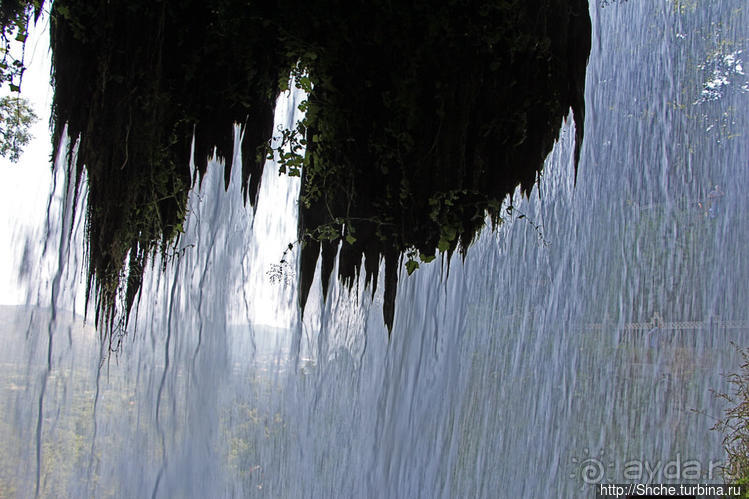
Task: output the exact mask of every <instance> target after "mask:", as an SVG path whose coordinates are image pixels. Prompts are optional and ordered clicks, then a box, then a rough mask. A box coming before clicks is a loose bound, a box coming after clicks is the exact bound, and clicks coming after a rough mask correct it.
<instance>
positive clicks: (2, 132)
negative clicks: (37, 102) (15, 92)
mask: <svg viewBox="0 0 749 499" xmlns="http://www.w3.org/2000/svg"><path fill="white" fill-rule="evenodd" d="M35 121H37V116H36V113H34V110H33V109H32V107H31V104H30V103H29V101H28V100H27V99H24V98H22V97H18V96H6V97H0V156H2V157H4V158H7V159H9V160H10V161H12V162H14V163H15V162H17V161H18V159H19V158H20V156H21V153H22V152H23V148H24V147H25V146H26V145H27V144H28V143H29V140H31V133H30V132H29V127H30V126H31V125H32V124H33V123H34V122H35Z"/></svg>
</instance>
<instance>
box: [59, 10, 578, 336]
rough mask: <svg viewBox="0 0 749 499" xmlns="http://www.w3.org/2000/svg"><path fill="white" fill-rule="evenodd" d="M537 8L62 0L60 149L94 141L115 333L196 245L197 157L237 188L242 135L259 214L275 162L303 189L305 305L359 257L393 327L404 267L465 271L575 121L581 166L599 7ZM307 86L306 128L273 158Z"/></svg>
mask: <svg viewBox="0 0 749 499" xmlns="http://www.w3.org/2000/svg"><path fill="white" fill-rule="evenodd" d="M537 4H538V5H536V3H534V4H528V3H526V2H519V1H517V0H503V1H500V2H497V1H488V0H487V1H482V2H478V3H476V2H468V1H467V0H456V1H454V2H448V3H447V4H445V5H434V4H433V3H430V2H415V3H414V2H396V3H393V2H391V1H384V0H377V1H373V2H370V3H368V5H367V9H361V8H358V7H357V6H354V5H344V6H341V5H340V4H339V2H331V1H330V0H316V1H314V2H300V1H295V0H284V1H281V2H278V3H277V4H272V5H271V4H266V3H247V2H244V1H240V0H219V1H214V2H210V5H206V3H205V2H198V1H196V0H191V1H187V2H182V3H181V4H180V8H179V9H170V8H168V6H167V3H166V2H160V3H154V2H148V1H146V0H137V1H131V2H122V1H115V2H112V1H106V0H98V1H93V2H91V1H88V0H87V1H84V0H57V1H56V2H55V3H54V5H53V8H52V51H53V76H54V82H55V101H54V117H53V119H54V123H55V137H54V140H55V143H57V141H58V139H59V138H60V134H61V133H62V130H63V129H64V126H65V123H68V131H69V133H70V134H71V136H72V137H79V136H80V137H81V140H80V145H79V153H78V158H77V160H75V161H73V158H72V156H70V160H71V163H70V167H71V169H75V171H76V174H77V175H78V177H79V178H80V175H81V172H82V169H83V168H84V167H85V168H86V169H87V171H88V179H89V203H88V206H89V213H88V221H89V224H88V226H89V237H88V244H89V254H90V256H91V259H90V261H91V263H90V270H89V286H93V287H94V288H95V289H96V291H97V292H98V296H99V303H98V306H97V311H104V312H105V314H104V315H105V316H106V318H108V320H109V321H110V323H111V321H112V320H113V319H112V317H113V315H112V314H113V310H114V308H115V306H116V304H115V296H116V294H117V290H118V289H121V288H122V287H123V286H124V287H125V288H126V291H125V294H126V295H127V299H126V303H125V309H126V310H125V312H127V310H128V309H129V307H130V304H131V303H132V300H134V297H135V294H136V293H137V291H138V289H139V286H140V273H141V272H142V268H143V266H144V264H145V263H146V261H147V258H148V255H149V254H151V253H152V252H153V251H156V250H157V248H159V247H161V248H162V249H163V248H164V247H165V246H166V245H167V244H170V243H171V242H173V240H174V239H173V238H174V237H175V236H178V233H179V231H178V230H176V228H177V227H179V226H180V224H181V222H182V219H183V217H184V214H185V209H184V203H185V200H186V190H187V189H188V188H189V187H190V186H191V185H192V182H194V181H195V180H196V178H190V173H189V168H188V165H189V162H190V158H191V157H193V158H194V161H195V164H196V166H197V170H198V172H199V174H198V177H199V176H200V175H202V174H203V172H204V170H205V166H206V160H207V158H209V157H211V156H213V155H214V152H215V154H216V156H217V157H223V158H224V159H225V162H226V175H227V179H228V175H229V174H230V170H231V163H232V159H233V158H232V156H233V154H232V152H233V151H232V145H233V140H232V139H233V137H231V124H232V123H233V122H236V123H242V124H244V133H243V135H244V139H243V142H242V146H241V147H242V151H241V152H242V167H243V171H242V175H243V181H244V185H245V192H246V195H247V199H248V200H249V201H250V203H254V202H255V195H256V192H257V188H258V185H259V179H260V177H261V173H262V169H263V164H264V162H265V159H266V157H268V156H274V157H276V159H277V160H278V165H279V170H280V172H281V173H286V174H288V175H291V176H301V178H302V191H301V200H300V201H301V202H300V217H299V234H300V240H301V244H302V256H301V269H300V285H301V290H300V302H301V303H300V304H301V305H302V306H304V303H305V301H306V297H307V293H308V291H309V287H310V285H311V282H312V276H313V275H314V268H315V265H316V262H317V260H318V258H319V257H320V255H322V260H323V263H322V267H323V286H324V287H325V288H327V284H328V281H329V276H330V273H331V272H332V268H333V260H334V259H335V257H336V253H337V252H338V246H339V243H343V244H342V245H341V250H340V265H339V266H338V269H339V275H338V277H339V278H340V279H342V280H343V281H344V282H346V281H347V282H349V283H351V282H353V281H354V278H355V277H356V276H357V275H358V273H359V271H360V267H361V265H362V257H364V260H365V264H364V266H365V269H364V271H365V272H366V277H367V280H368V281H369V282H371V283H372V288H373V291H374V287H375V285H376V283H377V274H378V272H379V262H380V259H381V258H384V259H385V267H386V268H385V274H386V276H385V310H384V312H385V313H384V315H385V321H386V323H387V325H388V326H389V327H392V322H393V315H394V302H395V295H396V284H397V276H398V271H399V268H400V267H401V264H402V260H401V255H402V254H404V253H406V252H413V254H414V255H424V258H422V259H421V261H422V262H424V261H427V260H429V259H432V258H434V256H435V254H436V251H443V252H445V253H447V254H448V255H451V254H452V253H453V252H454V250H455V249H458V248H460V249H461V251H463V252H465V251H466V249H467V248H468V246H469V245H470V243H471V241H472V240H473V238H474V237H475V234H476V233H477V231H478V230H480V229H481V227H483V224H484V220H485V216H486V214H487V213H488V214H489V215H491V216H492V217H493V218H495V219H497V218H498V217H499V207H500V205H501V201H502V199H503V198H504V197H505V196H506V195H507V194H508V193H510V192H512V191H513V190H514V189H515V187H516V186H517V185H518V184H521V185H522V186H523V188H524V189H525V190H526V191H527V190H528V189H530V187H531V186H532V185H533V183H534V181H535V179H536V175H537V172H538V171H539V170H540V168H541V167H542V165H543V160H544V158H545V156H546V155H547V154H548V152H549V151H550V149H551V147H552V145H553V142H554V140H555V138H556V137H557V134H558V131H559V123H560V121H561V119H562V118H564V117H565V116H567V114H568V112H569V109H570V107H572V109H573V111H574V114H575V119H576V122H577V128H576V130H577V150H576V159H577V158H578V157H579V147H580V143H581V140H582V133H583V122H584V109H583V93H584V92H583V86H584V81H585V66H586V61H587V57H588V53H589V50H590V19H589V17H588V14H587V12H588V6H587V2H586V1H585V0H574V1H572V2H567V1H561V0H539V2H537ZM289 73H291V75H292V76H293V82H294V84H295V85H296V86H297V87H299V88H302V89H303V90H305V92H307V94H308V97H307V99H306V100H305V101H304V102H302V103H301V104H300V109H302V110H303V111H305V112H306V117H305V119H304V120H303V121H302V122H300V123H298V124H297V125H296V127H295V128H294V129H293V130H284V131H282V141H281V146H279V147H278V148H276V150H274V151H273V150H270V146H269V145H268V144H269V140H270V138H271V134H272V123H273V110H274V109H273V108H274V104H275V99H276V97H277V96H278V95H279V93H280V92H281V91H282V90H284V89H286V88H288V86H289V80H288V75H289ZM193 135H194V137H195V142H194V144H195V145H194V150H193V147H192V144H193ZM73 142H74V141H72V142H71V147H72V143H73ZM214 146H215V149H214ZM68 152H72V149H71V151H68ZM128 256H129V259H128ZM126 261H129V262H130V268H129V269H124V268H123V267H124V266H125V262H126ZM409 262H411V263H409ZM406 266H407V267H406V270H407V271H408V272H413V270H415V269H416V261H415V260H414V258H412V257H409V259H408V261H407V262H406Z"/></svg>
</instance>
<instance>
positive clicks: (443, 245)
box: [437, 237, 450, 251]
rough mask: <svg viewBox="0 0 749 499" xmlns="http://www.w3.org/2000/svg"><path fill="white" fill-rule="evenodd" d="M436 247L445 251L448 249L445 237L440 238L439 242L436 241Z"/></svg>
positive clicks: (448, 244)
mask: <svg viewBox="0 0 749 499" xmlns="http://www.w3.org/2000/svg"><path fill="white" fill-rule="evenodd" d="M437 249H438V250H440V251H447V250H449V249H450V241H448V240H447V239H445V238H442V237H441V238H440V242H439V243H437Z"/></svg>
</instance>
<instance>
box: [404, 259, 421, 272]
mask: <svg viewBox="0 0 749 499" xmlns="http://www.w3.org/2000/svg"><path fill="white" fill-rule="evenodd" d="M418 268H419V262H417V261H416V260H409V261H407V262H406V270H407V271H408V275H411V274H413V272H414V270H416V269H418Z"/></svg>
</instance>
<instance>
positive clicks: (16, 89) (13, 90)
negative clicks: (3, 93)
mask: <svg viewBox="0 0 749 499" xmlns="http://www.w3.org/2000/svg"><path fill="white" fill-rule="evenodd" d="M10 91H11V92H20V91H21V87H19V86H18V85H13V84H12V83H10Z"/></svg>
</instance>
